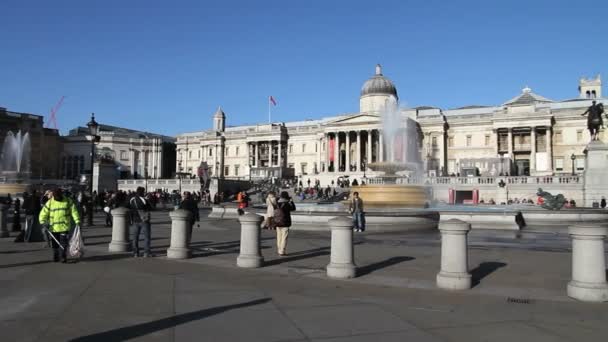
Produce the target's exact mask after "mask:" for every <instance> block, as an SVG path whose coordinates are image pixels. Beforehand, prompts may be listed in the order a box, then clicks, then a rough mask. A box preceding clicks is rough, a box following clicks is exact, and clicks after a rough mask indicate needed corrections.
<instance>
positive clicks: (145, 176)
mask: <svg viewBox="0 0 608 342" xmlns="http://www.w3.org/2000/svg"><path fill="white" fill-rule="evenodd" d="M144 180H145V182H146V193H148V167H147V166H146V167H144Z"/></svg>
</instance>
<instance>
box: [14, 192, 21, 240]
mask: <svg viewBox="0 0 608 342" xmlns="http://www.w3.org/2000/svg"><path fill="white" fill-rule="evenodd" d="M13 231H14V232H20V231H21V200H20V199H19V198H15V201H14V202H13Z"/></svg>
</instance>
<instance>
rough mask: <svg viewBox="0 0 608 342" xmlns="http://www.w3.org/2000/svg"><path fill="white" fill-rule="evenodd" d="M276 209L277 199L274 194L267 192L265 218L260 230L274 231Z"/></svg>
mask: <svg viewBox="0 0 608 342" xmlns="http://www.w3.org/2000/svg"><path fill="white" fill-rule="evenodd" d="M276 207H277V197H276V196H275V194H274V192H272V191H271V192H269V193H268V196H266V218H265V219H264V224H263V227H262V228H265V229H275V228H276V227H275V224H274V210H275V209H276Z"/></svg>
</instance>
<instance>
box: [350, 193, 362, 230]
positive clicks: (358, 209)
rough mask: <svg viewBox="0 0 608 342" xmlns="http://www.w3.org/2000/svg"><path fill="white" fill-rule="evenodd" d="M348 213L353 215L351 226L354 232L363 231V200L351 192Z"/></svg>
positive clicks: (357, 194)
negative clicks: (352, 225)
mask: <svg viewBox="0 0 608 342" xmlns="http://www.w3.org/2000/svg"><path fill="white" fill-rule="evenodd" d="M348 211H349V212H350V213H351V214H352V215H353V224H354V226H355V231H356V232H363V231H365V212H364V211H363V200H362V199H361V197H359V193H358V192H356V191H355V192H353V199H352V200H351V201H350V206H349V208H348Z"/></svg>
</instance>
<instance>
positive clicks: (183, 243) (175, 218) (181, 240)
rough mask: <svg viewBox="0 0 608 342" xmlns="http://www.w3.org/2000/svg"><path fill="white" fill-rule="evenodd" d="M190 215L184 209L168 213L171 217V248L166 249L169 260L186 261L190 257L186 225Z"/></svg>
mask: <svg viewBox="0 0 608 342" xmlns="http://www.w3.org/2000/svg"><path fill="white" fill-rule="evenodd" d="M190 215H192V213H190V212H189V211H187V210H184V209H176V210H173V211H171V212H169V216H170V217H171V246H169V249H167V258H169V259H187V258H189V257H190V255H191V253H190V248H189V245H188V229H189V227H188V225H189V223H188V222H189V220H190Z"/></svg>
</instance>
